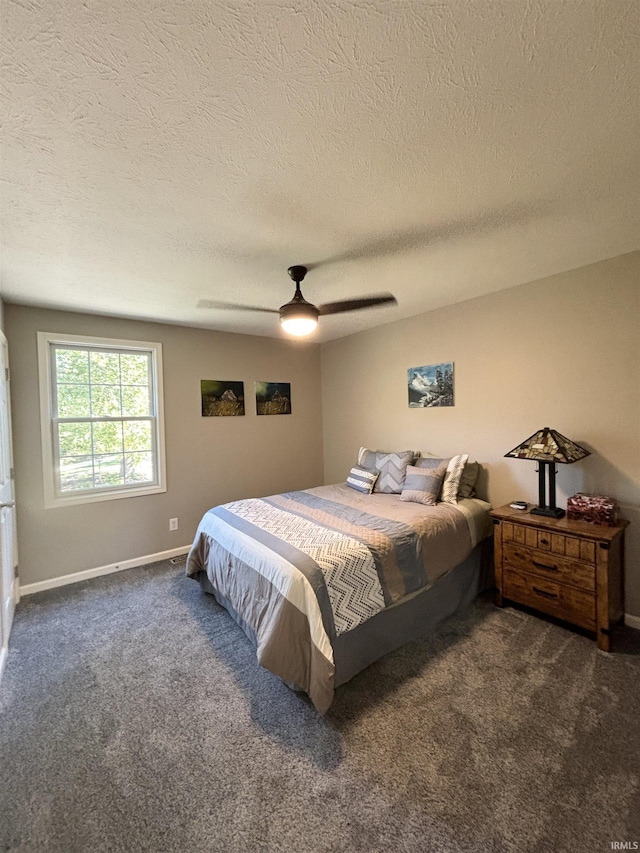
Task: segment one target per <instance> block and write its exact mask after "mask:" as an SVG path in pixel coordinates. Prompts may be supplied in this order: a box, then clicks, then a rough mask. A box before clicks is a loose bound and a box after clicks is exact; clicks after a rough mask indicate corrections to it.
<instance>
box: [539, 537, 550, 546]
mask: <svg viewBox="0 0 640 853" xmlns="http://www.w3.org/2000/svg"><path fill="white" fill-rule="evenodd" d="M540 542H541V544H542V545H548V544H549V540H548V539H543V538H542V537H540Z"/></svg>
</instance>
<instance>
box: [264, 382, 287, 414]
mask: <svg viewBox="0 0 640 853" xmlns="http://www.w3.org/2000/svg"><path fill="white" fill-rule="evenodd" d="M256 411H257V413H258V414H259V415H290V414H291V384H290V383H289V382H256Z"/></svg>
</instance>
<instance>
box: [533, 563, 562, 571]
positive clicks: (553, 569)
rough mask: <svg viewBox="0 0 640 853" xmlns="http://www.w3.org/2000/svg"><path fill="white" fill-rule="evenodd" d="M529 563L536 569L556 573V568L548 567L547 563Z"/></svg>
mask: <svg viewBox="0 0 640 853" xmlns="http://www.w3.org/2000/svg"><path fill="white" fill-rule="evenodd" d="M531 562H532V563H533V565H534V566H537V568H539V569H544V570H545V571H547V572H557V571H558V567H557V566H549V565H548V564H547V563H538V562H536V560H532V561H531Z"/></svg>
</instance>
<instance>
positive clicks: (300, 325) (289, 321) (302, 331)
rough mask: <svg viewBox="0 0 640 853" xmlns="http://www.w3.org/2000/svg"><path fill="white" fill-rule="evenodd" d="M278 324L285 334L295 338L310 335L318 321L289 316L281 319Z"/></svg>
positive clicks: (307, 317)
mask: <svg viewBox="0 0 640 853" xmlns="http://www.w3.org/2000/svg"><path fill="white" fill-rule="evenodd" d="M280 323H281V325H282V328H283V329H284V330H285V332H288V333H289V334H290V335H295V336H296V337H298V338H299V337H303V336H304V335H310V334H311V332H313V331H314V329H315V328H316V326H317V325H318V320H317V319H316V318H315V317H309V316H308V315H306V316H298V317H296V316H289V317H281V318H280Z"/></svg>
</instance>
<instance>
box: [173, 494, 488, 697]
mask: <svg viewBox="0 0 640 853" xmlns="http://www.w3.org/2000/svg"><path fill="white" fill-rule="evenodd" d="M478 505H482V506H481V507H479V506H478ZM487 506H488V505H487V504H484V502H482V501H471V500H469V501H462V502H461V503H460V504H458V506H457V507H456V506H453V505H451V504H444V503H443V504H437V505H436V506H434V507H427V506H422V505H420V504H412V503H407V502H403V501H400V500H398V496H397V495H386V494H384V495H383V494H373V495H362V494H360V493H358V492H355V491H354V490H353V489H350V488H348V487H347V486H346V485H345V484H340V485H336V486H320V487H318V488H316V489H308V490H306V491H302V492H288V493H286V494H282V495H273V496H272V497H268V498H261V499H257V498H256V499H251V500H241V501H234V502H232V503H228V504H224V505H222V506H218V507H214V508H213V509H211V510H209V512H207V513H206V514H205V516H204V517H203V519H202V521H201V522H200V525H199V527H198V531H197V533H196V537H195V540H194V543H193V546H192V548H191V551H190V553H189V557H188V560H187V574H188V575H189V576H191V577H196V578H197V577H198V576H199V574H200V572H205V573H206V575H207V577H208V579H209V582H210V583H211V585H212V586H213V588H214V590H215V591H216V593H217V595H218V597H219V599H220V600H222V601H223V603H225V604H227V605H228V606H229V607H230V608H231V609H233V611H234V612H235V615H236V618H237V617H239V621H240V624H242V625H243V627H244V628H245V630H246V631H247V633H248V634H249V636H251V637H252V639H254V641H255V642H256V646H257V656H258V661H259V662H260V664H261V665H262V666H265V667H266V668H267V669H269V670H271V671H272V672H273V673H275V674H276V675H278V676H279V677H280V678H282V680H283V681H286V682H287V683H288V684H290V685H292V686H294V687H296V688H297V689H302V690H304V691H305V692H306V693H308V694H309V696H310V697H311V700H312V701H313V703H314V705H315V706H316V708H317V709H318V711H319V712H320V713H325V712H326V711H327V709H328V708H329V706H330V705H331V702H332V700H333V690H334V687H333V678H334V673H335V667H334V659H333V650H332V645H331V641H332V639H334V638H335V637H337V636H339V635H341V634H344V633H346V632H348V631H351V630H353V629H354V628H356V627H357V626H358V625H360V624H361V623H362V622H364V621H365V620H366V619H369V618H371V617H372V616H375V614H376V613H378V612H380V611H381V610H382V609H383V608H385V607H388V606H390V605H393V604H395V603H396V602H397V601H399V600H400V599H402V598H403V597H404V596H406V595H408V594H410V593H412V592H415V591H416V590H419V589H421V588H423V587H426V586H428V585H429V584H431V583H433V582H434V581H435V580H437V578H438V577H440V576H441V575H443V574H445V573H446V572H448V571H449V570H450V569H452V568H453V567H454V566H456V565H457V564H458V563H460V562H461V561H462V560H464V559H465V558H466V557H467V556H468V555H469V553H470V552H471V550H472V548H473V547H474V545H475V544H476V543H477V541H479V539H480V538H482V536H484V535H486V529H485V524H486V518H487V514H486V508H487Z"/></svg>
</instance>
